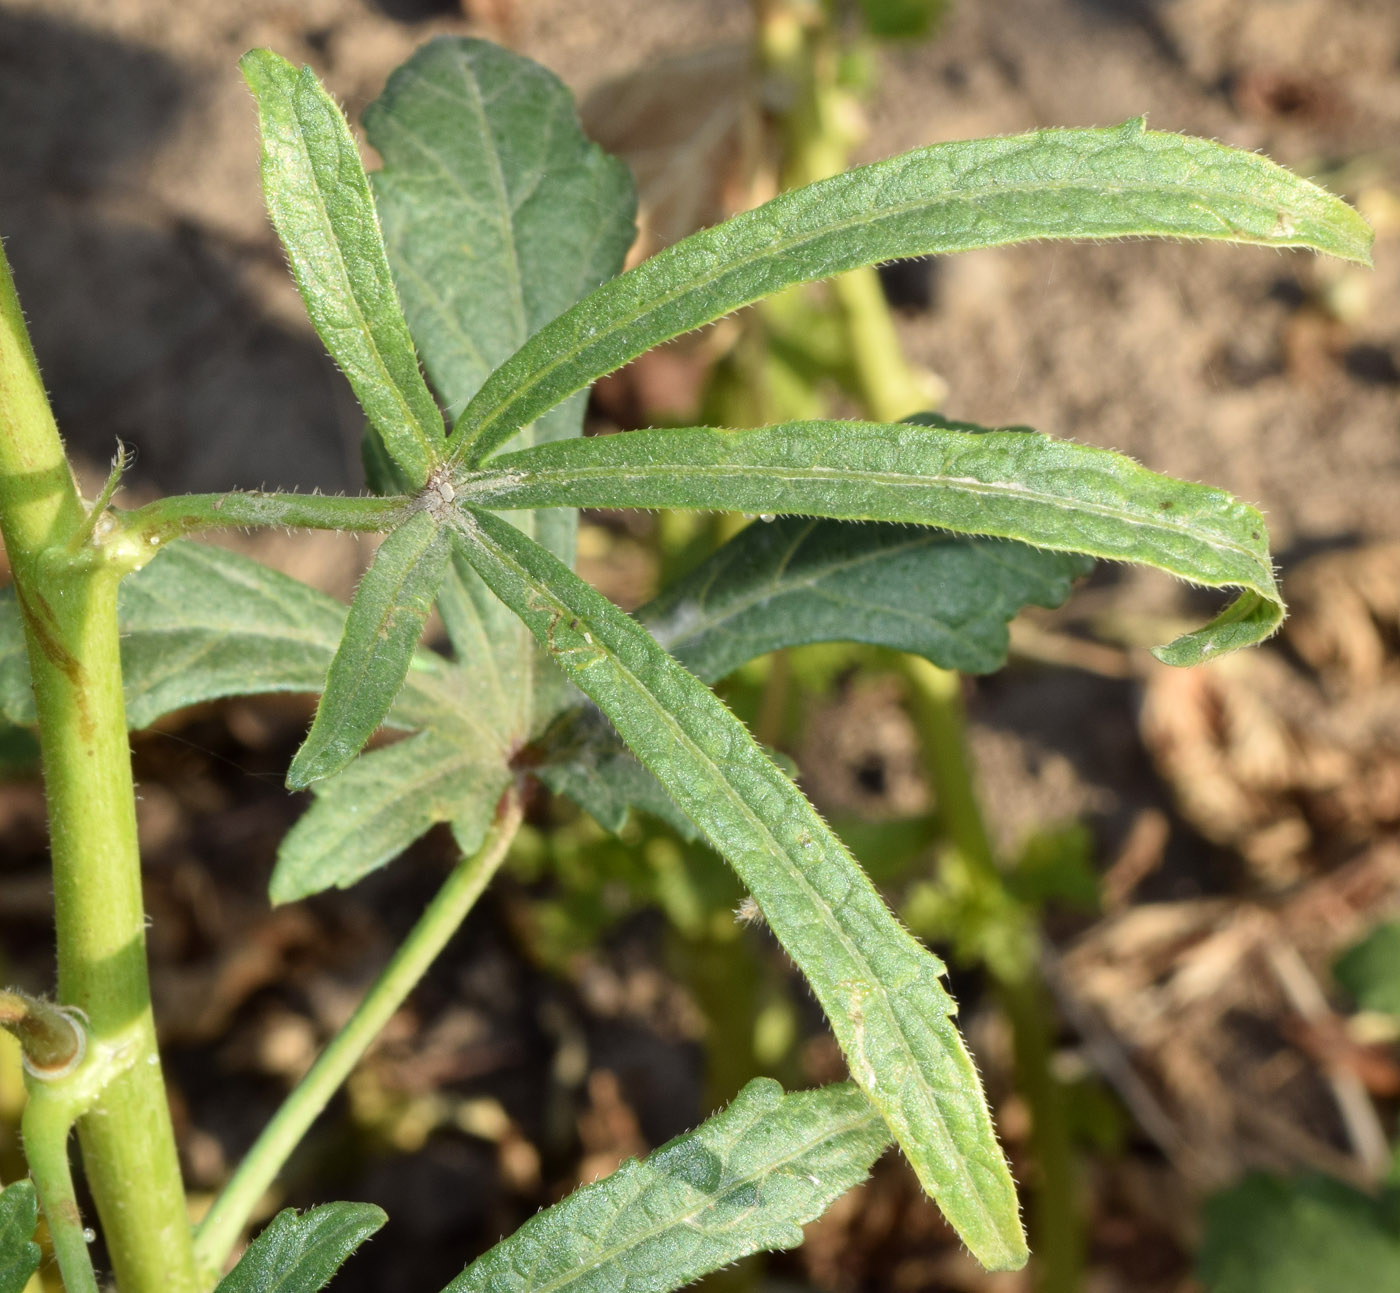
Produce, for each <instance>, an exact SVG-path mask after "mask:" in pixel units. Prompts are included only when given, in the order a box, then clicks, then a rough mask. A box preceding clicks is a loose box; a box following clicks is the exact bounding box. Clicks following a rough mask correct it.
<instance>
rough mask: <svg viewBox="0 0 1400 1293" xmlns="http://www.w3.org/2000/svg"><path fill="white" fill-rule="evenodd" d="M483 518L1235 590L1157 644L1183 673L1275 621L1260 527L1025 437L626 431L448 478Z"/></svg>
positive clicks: (877, 431)
mask: <svg viewBox="0 0 1400 1293" xmlns="http://www.w3.org/2000/svg"><path fill="white" fill-rule="evenodd" d="M459 494H460V495H461V496H462V498H463V499H464V500H465V501H470V502H471V503H473V504H486V505H488V506H491V507H540V506H552V505H558V504H560V503H567V504H570V505H573V506H580V507H584V506H586V507H691V508H708V509H717V510H740V511H748V512H764V513H799V514H802V515H806V516H826V517H838V518H843V519H848V520H880V521H902V522H913V523H916V524H920V525H935V526H939V527H941V528H943V529H947V530H952V531H956V532H958V533H962V534H984V535H993V536H996V537H999V538H1007V539H1017V540H1020V541H1022V542H1025V543H1030V544H1033V545H1034V546H1036V547H1041V548H1048V549H1051V550H1053V551H1060V552H1077V553H1083V554H1086V555H1089V556H1093V557H1101V558H1107V559H1110V560H1114V561H1133V562H1137V563H1139V564H1142V565H1148V566H1154V567H1156V568H1157V569H1160V570H1166V571H1169V572H1170V573H1171V574H1174V575H1178V576H1180V577H1181V578H1183V579H1187V580H1190V581H1191V582H1192V583H1196V584H1202V585H1205V586H1207V587H1211V588H1226V587H1235V588H1242V589H1243V590H1244V592H1243V594H1242V595H1241V596H1240V597H1239V598H1238V599H1237V600H1236V601H1235V602H1234V603H1232V605H1231V606H1229V607H1227V608H1226V610H1225V611H1224V612H1222V613H1221V614H1220V615H1219V616H1217V618H1216V619H1214V620H1212V621H1211V622H1210V623H1209V624H1207V625H1206V626H1205V627H1204V628H1201V629H1198V630H1197V631H1195V632H1194V633H1189V634H1186V635H1184V636H1183V637H1181V638H1178V639H1177V640H1176V641H1175V642H1173V643H1171V644H1170V645H1168V646H1166V647H1163V648H1160V649H1159V650H1158V651H1157V652H1156V654H1157V656H1158V658H1159V659H1162V660H1165V661H1167V662H1168V663H1170V664H1194V663H1197V662H1198V661H1200V660H1202V659H1205V658H1206V657H1208V656H1211V655H1221V654H1223V653H1225V652H1226V651H1232V650H1235V649H1236V648H1238V647H1242V646H1248V645H1250V644H1252V643H1254V642H1257V641H1259V640H1260V639H1261V638H1264V637H1267V636H1268V635H1269V634H1270V633H1271V632H1273V630H1274V629H1275V628H1276V627H1277V626H1278V623H1279V621H1280V620H1281V619H1282V618H1283V602H1282V599H1281V597H1280V596H1279V593H1278V589H1277V587H1276V585H1275V583H1274V575H1273V563H1272V561H1271V559H1270V557H1269V545H1268V535H1267V532H1266V529H1265V526H1264V519H1263V517H1261V516H1260V515H1259V513H1258V512H1257V511H1255V510H1254V509H1253V508H1251V507H1247V506H1245V505H1244V504H1242V503H1239V502H1237V501H1236V500H1235V499H1233V498H1231V497H1230V496H1229V495H1228V494H1226V493H1224V492H1222V491H1221V490H1218V489H1212V488H1209V487H1207V486H1205V485H1194V484H1190V483H1187V482H1185V481H1179V480H1173V479H1172V478H1171V477H1169V476H1162V475H1159V474H1157V473H1156V472H1152V471H1148V470H1147V469H1146V468H1145V467H1141V466H1139V465H1138V464H1137V463H1135V462H1133V461H1132V459H1130V458H1126V457H1124V456H1123V455H1122V454H1116V453H1112V452H1110V451H1109V450H1106V449H1095V448H1092V447H1090V446H1088V445H1080V444H1073V443H1069V442H1066V441H1060V440H1052V439H1050V438H1049V437H1048V436H1043V435H1039V434H1037V433H1035V432H1032V431H1024V430H1014V431H987V432H981V433H972V432H968V431H964V430H959V429H955V428H953V427H949V426H920V425H913V424H909V423H896V424H883V423H875V422H791V423H785V424H781V425H778V426H771V427H760V428H758V429H757V430H752V431H720V430H714V429H712V428H709V427H687V428H683V429H676V430H660V431H632V432H629V433H627V434H625V435H616V436H602V437H596V438H594V439H591V440H578V441H572V442H567V443H560V444H552V445H539V446H536V447H535V448H533V449H527V450H522V451H520V452H518V453H511V454H503V455H501V456H500V457H499V458H496V459H493V460H492V462H491V464H490V465H489V466H488V467H487V468H486V469H484V470H482V471H479V472H476V473H470V474H467V475H465V476H464V477H463V480H462V483H461V488H460V490H459Z"/></svg>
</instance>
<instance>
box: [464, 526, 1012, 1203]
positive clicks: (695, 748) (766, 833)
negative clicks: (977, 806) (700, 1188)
mask: <svg viewBox="0 0 1400 1293" xmlns="http://www.w3.org/2000/svg"><path fill="white" fill-rule="evenodd" d="M474 528H475V527H474ZM477 537H478V539H485V541H487V542H489V543H490V544H491V547H492V548H493V549H494V550H495V552H496V555H497V558H498V559H499V560H501V561H503V562H505V563H506V564H507V565H509V566H510V567H512V568H513V569H515V571H516V572H517V574H518V575H519V577H520V578H521V579H522V581H523V582H524V583H526V584H527V585H534V586H536V587H539V588H541V589H542V590H543V591H544V592H545V594H546V595H547V596H548V597H549V598H550V600H551V601H552V602H553V603H554V604H555V606H556V607H558V608H559V609H560V610H561V611H563V612H566V613H572V612H571V611H570V608H569V607H568V605H567V604H566V603H564V602H563V601H562V599H561V598H560V597H559V596H558V595H557V594H556V593H555V592H554V590H553V589H551V588H550V587H549V586H548V585H547V584H541V583H540V582H539V581H537V580H536V579H535V578H534V577H533V576H532V575H531V574H530V572H529V571H528V570H526V569H525V567H524V566H523V565H521V564H520V562H519V561H518V560H517V559H516V558H515V557H514V556H513V555H512V554H510V553H508V552H506V551H505V550H504V549H503V548H501V547H500V545H499V544H498V543H496V542H495V540H493V539H490V538H488V537H487V536H485V535H482V534H481V532H480V531H479V530H478V531H477ZM580 582H582V581H580ZM584 587H587V585H586V584H585V585H584ZM596 595H597V596H600V597H601V596H602V594H596ZM618 613H619V614H622V612H620V611H619V612H618ZM585 614H586V612H585ZM580 618H583V616H580ZM589 618H590V619H591V618H592V617H591V616H590V617H589ZM628 622H629V623H630V624H632V625H634V626H635V627H636V629H637V631H638V632H640V633H642V634H643V635H644V636H645V637H647V638H648V639H649V640H650V641H651V642H652V644H653V645H655V639H652V638H651V636H650V634H648V633H647V632H646V630H645V629H644V628H642V626H641V625H640V624H637V623H636V621H635V620H629V621H628ZM593 627H594V628H597V627H598V626H597V624H596V623H595V624H594V626H593ZM599 637H600V638H602V637H603V634H602V631H601V630H599ZM658 649H661V648H659V647H658ZM662 654H663V656H665V655H666V653H665V651H664V649H662ZM598 658H599V659H603V660H607V661H609V662H610V663H611V665H612V667H613V668H614V669H615V670H616V672H617V673H618V674H619V675H620V676H621V677H622V679H623V680H624V682H625V683H626V685H628V686H629V687H630V689H631V690H632V691H633V692H634V693H635V694H637V695H638V696H640V698H641V699H642V700H643V701H644V703H645V704H646V705H647V706H648V707H649V708H650V709H651V710H652V711H653V712H654V713H655V714H656V715H657V716H658V717H659V718H660V720H661V722H660V726H662V727H663V728H665V729H668V730H669V731H670V732H671V733H672V735H673V738H674V739H675V740H676V742H677V744H679V745H681V746H683V747H684V748H686V749H689V750H690V751H692V753H693V754H694V756H695V757H696V758H697V759H698V760H699V761H700V762H701V764H702V766H705V767H708V768H709V769H710V770H711V777H712V779H713V780H715V781H718V783H719V784H720V785H721V786H722V787H723V788H724V793H725V795H726V797H727V798H728V799H729V800H730V801H731V802H732V803H734V804H736V805H738V807H739V809H740V810H741V814H742V815H743V816H744V817H745V818H747V819H748V820H749V821H750V822H751V823H752V827H753V830H754V834H755V836H757V837H760V838H763V839H766V840H767V841H768V842H769V846H770V852H771V853H772V854H773V855H775V856H777V857H782V858H786V859H787V860H788V861H789V863H791V864H792V866H791V870H790V875H791V877H792V878H793V879H794V880H795V881H796V883H797V884H798V885H799V886H800V887H801V889H802V890H803V891H804V892H805V893H807V894H808V895H810V903H811V909H812V910H815V911H819V912H822V913H825V918H826V920H827V922H828V928H829V930H830V931H831V932H832V933H833V934H834V935H835V937H836V939H837V941H838V942H839V943H840V944H841V945H842V947H843V948H844V949H845V950H846V952H847V954H848V956H849V957H850V958H851V960H852V961H853V962H854V963H855V964H856V966H857V967H859V968H860V969H861V970H862V972H863V973H864V977H865V981H866V983H867V984H869V985H871V986H872V988H873V992H872V995H874V994H875V993H878V995H879V996H880V997H881V998H883V1000H884V1002H885V1008H886V1011H887V1014H888V1018H889V1020H890V1022H891V1024H892V1025H893V1031H894V1033H895V1035H896V1037H897V1038H898V1044H899V1049H900V1050H901V1051H902V1052H903V1054H904V1059H905V1062H906V1065H907V1068H906V1072H909V1073H914V1074H917V1075H918V1079H919V1084H920V1086H922V1087H923V1088H924V1089H925V1090H926V1091H927V1092H928V1096H927V1099H926V1101H925V1103H926V1104H927V1106H928V1107H929V1108H930V1109H931V1110H932V1113H933V1116H934V1118H935V1119H936V1120H937V1121H938V1123H939V1126H940V1127H941V1128H942V1132H943V1136H944V1138H945V1140H947V1141H948V1142H949V1143H953V1142H954V1141H955V1140H956V1137H954V1136H953V1135H952V1133H951V1131H950V1129H949V1126H948V1121H947V1118H946V1117H945V1116H944V1113H943V1109H942V1106H941V1105H940V1103H939V1101H938V1099H937V1098H936V1096H935V1095H934V1094H933V1091H932V1086H931V1084H930V1083H929V1082H928V1080H927V1078H926V1076H925V1074H924V1071H923V1068H922V1066H921V1065H920V1063H919V1060H918V1057H917V1056H916V1055H915V1054H914V1052H913V1050H912V1049H911V1048H910V1044H909V1039H908V1038H907V1037H906V1035H905V1031H904V1027H903V1025H902V1023H901V1022H900V1019H899V1013H898V1011H897V1010H896V1009H895V1006H894V1002H893V1000H892V999H891V998H890V994H889V991H888V989H887V986H886V984H885V982H884V980H883V979H881V978H880V976H879V975H878V974H877V973H876V972H875V970H874V968H873V967H872V966H871V965H870V963H869V961H868V960H867V958H866V956H865V954H864V953H863V952H862V951H861V950H860V949H859V948H858V947H857V946H856V945H855V944H853V943H852V941H851V938H850V935H849V934H848V933H847V932H846V929H845V927H844V926H843V925H842V924H841V922H840V921H839V920H837V918H836V913H835V911H834V910H833V909H832V907H831V904H830V903H828V902H827V900H826V898H825V897H823V896H822V895H821V894H820V893H818V892H817V891H816V890H815V889H814V888H813V887H812V885H811V883H810V882H809V881H808V879H807V875H806V871H805V870H804V869H803V867H802V866H801V864H800V859H795V858H793V857H792V856H791V854H790V853H789V852H788V850H787V847H786V846H785V845H784V844H783V843H782V841H781V840H779V839H778V838H777V837H776V836H774V834H773V833H772V831H771V830H770V829H769V827H768V823H767V822H766V821H764V819H763V818H762V817H761V816H760V815H758V814H757V813H756V812H754V811H753V809H751V808H750V807H749V805H748V803H747V802H746V801H745V800H744V798H743V797H742V796H741V795H740V794H739V792H738V791H737V790H736V789H735V788H734V787H733V786H732V785H731V784H730V782H729V779H728V778H727V777H726V776H725V775H724V773H723V771H722V770H721V769H720V768H719V766H718V765H717V764H716V763H715V761H714V760H713V759H712V758H711V757H710V756H709V754H707V753H706V752H705V751H704V750H703V749H701V748H700V746H699V745H697V744H696V742H695V741H694V740H693V739H692V738H691V737H690V735H689V733H687V732H686V731H685V729H684V728H682V727H681V726H680V725H679V724H678V723H677V722H676V720H675V719H674V718H673V716H672V715H671V713H670V712H669V711H668V710H666V709H665V708H663V707H662V706H661V704H660V703H659V702H658V701H657V699H656V698H655V697H654V696H653V695H652V692H651V689H650V688H649V687H647V686H646V685H645V684H644V683H643V682H642V680H641V679H640V678H638V677H637V676H636V674H635V673H633V672H632V670H631V669H630V668H629V667H628V666H627V665H626V664H625V663H624V662H623V660H622V658H621V657H620V656H619V655H618V654H617V653H616V652H615V651H613V650H611V649H609V648H607V647H606V646H605V647H604V654H603V655H602V656H600V657H598ZM666 659H667V660H668V661H669V662H670V664H671V665H672V666H673V667H675V668H676V669H679V670H680V671H681V672H682V673H683V674H685V675H686V676H687V677H690V678H692V679H693V680H694V683H695V685H696V686H698V687H701V688H704V690H705V691H706V692H709V688H708V687H705V684H704V683H703V682H701V681H700V680H699V679H698V678H694V675H693V674H690V673H689V671H688V670H686V669H685V668H684V666H683V665H681V664H680V663H679V662H677V661H675V660H674V659H671V657H669V656H666ZM710 695H711V696H713V693H712V692H710ZM715 699H716V703H717V704H722V703H723V702H720V701H719V700H718V698H715ZM595 703H597V702H596V700H595ZM604 712H606V711H604ZM734 722H735V724H736V725H737V726H738V727H739V729H740V731H741V732H742V733H743V736H744V737H746V738H747V739H748V741H749V743H750V746H751V753H754V754H756V755H757V756H758V757H759V758H760V759H763V760H764V761H765V762H770V766H771V761H769V760H768V758H767V755H765V754H763V752H762V751H761V750H759V749H758V747H757V746H755V745H753V744H752V742H753V738H752V737H751V736H749V735H748V732H747V730H745V729H744V728H743V725H742V724H740V723H739V720H738V719H737V718H736V719H734ZM774 770H775V771H777V772H778V774H779V776H783V773H782V772H781V770H780V769H777V768H776V767H775V768H774ZM653 775H654V774H653ZM784 780H786V777H784ZM662 784H663V786H664V784H665V783H664V782H663V783H662ZM668 793H669V792H668ZM797 793H798V795H799V797H800V798H802V802H803V803H804V804H807V801H806V799H805V797H802V796H801V792H800V791H798V792H797ZM677 806H678V807H679V805H677ZM807 807H808V808H809V810H810V811H811V812H812V815H813V817H814V818H815V822H814V826H815V830H816V834H817V835H818V836H819V837H820V836H823V835H824V836H826V837H827V839H828V840H829V846H834V847H835V848H836V849H837V850H838V851H839V852H841V853H844V854H845V855H846V859H847V861H848V862H849V863H850V866H851V868H852V869H853V870H854V871H855V872H856V873H857V882H859V876H860V875H861V874H863V873H862V872H861V871H860V866H859V864H858V863H857V862H856V861H855V859H854V858H852V857H851V855H850V853H849V852H848V851H847V850H846V848H845V845H843V844H842V843H841V841H840V840H839V839H837V838H836V836H835V835H834V834H833V833H832V832H831V829H830V828H829V827H828V826H827V825H826V823H825V822H824V821H822V820H821V818H820V817H819V816H817V815H816V812H815V810H814V809H811V806H810V804H807ZM688 815H689V814H687V816H688ZM692 820H693V818H692ZM696 825H697V826H699V825H700V823H698V822H696ZM702 832H703V828H702ZM867 883H869V881H868V878H867ZM906 937H908V938H909V939H910V940H911V942H912V939H913V936H912V935H908V934H906ZM922 978H923V976H922V975H920V976H919V979H918V980H916V982H917V981H920V980H922ZM955 1166H956V1170H957V1172H958V1174H959V1175H960V1176H961V1177H962V1179H963V1180H964V1181H965V1182H966V1183H967V1186H968V1187H969V1188H970V1190H971V1193H972V1195H973V1196H974V1197H976V1198H978V1199H983V1198H984V1195H983V1192H982V1190H981V1189H980V1188H979V1186H978V1182H977V1179H976V1178H975V1177H974V1176H973V1175H972V1174H971V1173H970V1172H968V1171H967V1168H966V1165H965V1163H964V1162H963V1161H962V1159H961V1158H959V1159H958V1160H957V1162H956V1164H955Z"/></svg>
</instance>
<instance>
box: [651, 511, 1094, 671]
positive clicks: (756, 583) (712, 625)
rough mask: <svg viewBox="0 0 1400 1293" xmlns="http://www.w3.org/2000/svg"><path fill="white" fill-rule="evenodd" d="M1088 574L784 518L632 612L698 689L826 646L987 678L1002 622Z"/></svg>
mask: <svg viewBox="0 0 1400 1293" xmlns="http://www.w3.org/2000/svg"><path fill="white" fill-rule="evenodd" d="M1092 568H1093V562H1092V561H1091V560H1089V559H1087V558H1085V557H1082V556H1077V555H1074V554H1072V553H1063V552H1048V551H1046V550H1044V549H1042V548H1032V547H1028V546H1026V545H1025V544H1023V543H1007V542H1004V541H1001V540H996V539H975V538H967V537H963V536H959V535H953V534H949V533H947V532H946V531H940V530H916V529H911V528H909V527H908V526H903V525H877V524H866V525H847V524H843V523H842V522H840V521H822V520H813V519H811V518H810V517H802V516H786V517H779V518H777V519H775V520H773V521H771V522H768V523H763V522H758V523H756V524H753V525H750V526H747V527H745V528H744V529H743V530H741V531H740V532H739V533H738V534H737V535H736V536H735V537H734V538H733V539H731V540H730V541H729V542H728V543H726V544H724V545H723V546H722V547H721V548H720V549H719V550H718V551H717V552H715V553H714V554H713V556H711V557H710V558H709V559H708V560H707V561H705V562H703V563H702V564H701V565H700V566H699V567H697V568H696V569H695V570H693V571H692V572H691V573H690V574H689V575H687V576H686V577H685V578H684V579H680V580H678V581H676V582H675V583H674V584H672V585H670V586H669V587H668V588H666V589H665V590H664V591H663V592H662V593H661V594H660V596H658V597H657V598H655V599H654V600H653V601H651V602H649V603H647V605H645V606H643V607H641V608H640V609H639V610H638V611H637V612H636V615H637V618H638V619H639V620H641V621H642V623H643V624H645V625H646V626H647V628H648V629H650V630H651V633H652V636H653V637H655V638H656V639H657V641H659V642H660V643H661V645H662V646H664V647H665V648H666V649H667V650H668V651H669V652H670V653H671V654H672V655H673V656H675V657H676V659H677V660H679V661H680V662H681V663H682V664H683V665H685V667H686V668H687V669H689V670H690V671H691V672H692V673H693V674H695V675H696V676H697V677H698V678H701V679H703V680H704V681H705V682H717V681H718V680H719V679H721V678H724V677H726V676H727V675H728V674H730V673H732V672H733V671H734V670H735V669H737V668H738V667H739V666H740V665H741V664H744V663H745V662H746V661H748V660H752V659H753V658H754V657H755V656H759V655H763V654H764V653H765V652H768V651H776V650H778V649H779V648H780V647H787V646H803V645H805V644H807V643H809V642H837V641H846V642H866V643H869V644H871V645H873V646H885V647H892V648H893V649H895V650H896V651H911V652H913V653H914V654H916V655H921V656H924V657H925V658H926V659H929V660H932V661H933V663H934V664H936V665H939V666H940V667H942V668H944V669H956V670H959V671H961V672H963V673H991V672H992V671H993V670H995V669H999V668H1001V666H1002V665H1003V664H1005V663H1006V651H1007V643H1008V634H1007V631H1006V625H1007V622H1008V621H1009V620H1010V619H1011V618H1012V617H1013V616H1014V615H1015V614H1016V613H1017V612H1018V611H1020V610H1021V609H1022V608H1023V607H1025V606H1045V607H1053V606H1058V605H1060V604H1061V603H1062V602H1063V601H1064V600H1065V598H1066V597H1068V596H1069V590H1070V585H1071V584H1072V582H1073V581H1074V580H1075V579H1077V578H1079V577H1081V576H1083V575H1086V574H1088V572H1089V571H1090V570H1091V569H1092Z"/></svg>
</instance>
